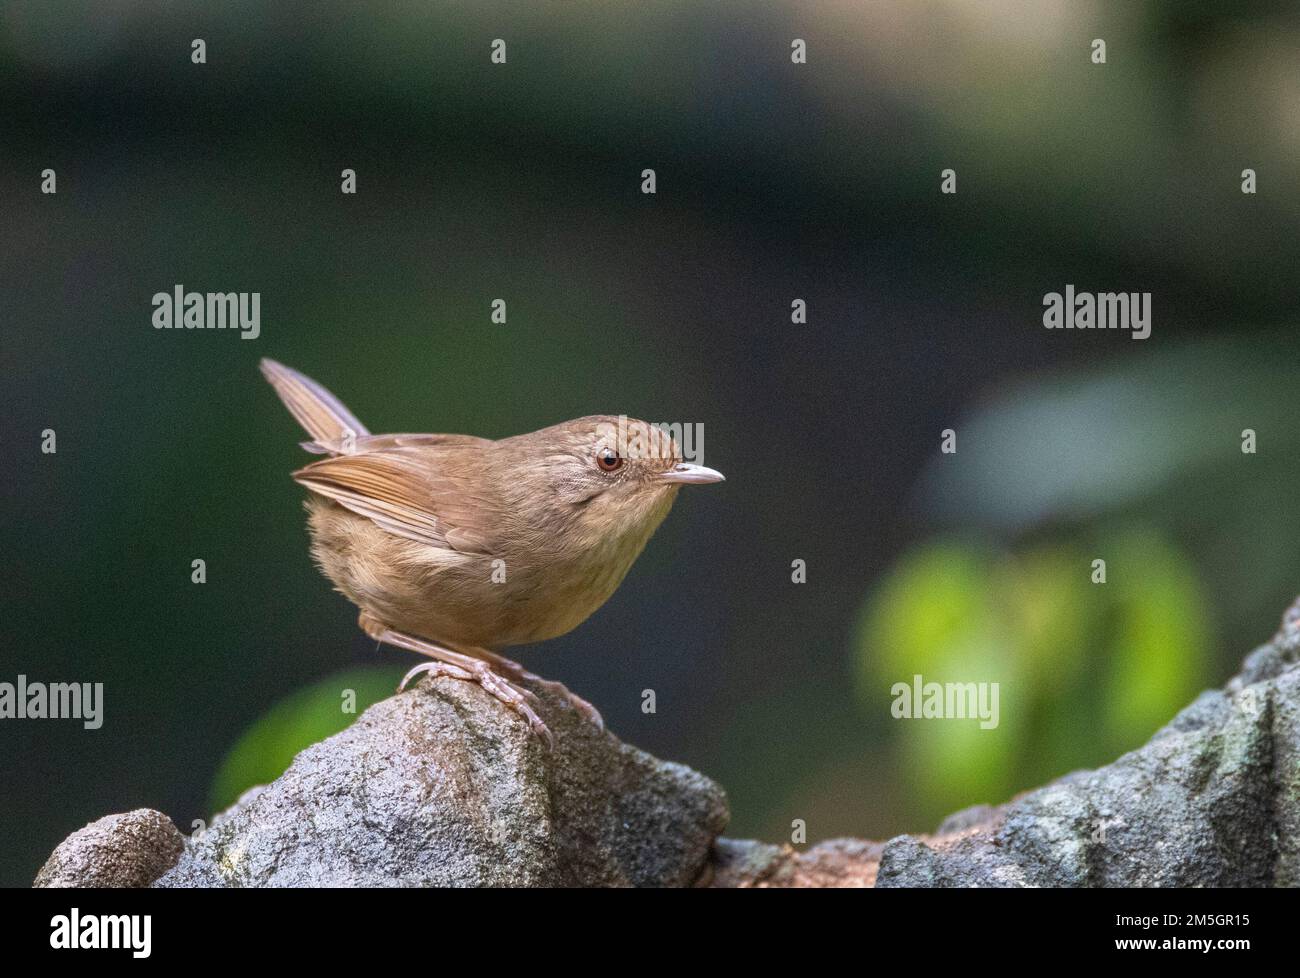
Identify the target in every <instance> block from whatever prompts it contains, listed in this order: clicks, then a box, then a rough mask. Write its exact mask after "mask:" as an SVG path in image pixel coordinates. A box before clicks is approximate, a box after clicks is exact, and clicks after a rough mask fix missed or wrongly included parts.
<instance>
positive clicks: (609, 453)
mask: <svg viewBox="0 0 1300 978" xmlns="http://www.w3.org/2000/svg"><path fill="white" fill-rule="evenodd" d="M596 465H597V466H598V467H599V468H600V471H602V472H617V471H618V470H619V469H621V468H622V467H623V457H622V456H621V455H619V454H618V452H616V451H614V449H612V448H602V449H601V450H600V451H598V452H597V453H596Z"/></svg>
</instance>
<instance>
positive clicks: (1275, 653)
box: [36, 602, 1300, 887]
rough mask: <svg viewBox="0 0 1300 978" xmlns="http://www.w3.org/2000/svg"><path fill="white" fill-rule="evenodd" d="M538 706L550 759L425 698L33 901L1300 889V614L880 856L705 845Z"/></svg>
mask: <svg viewBox="0 0 1300 978" xmlns="http://www.w3.org/2000/svg"><path fill="white" fill-rule="evenodd" d="M536 692H537V693H538V695H539V696H540V697H541V699H542V706H541V708H540V712H542V714H543V716H544V718H545V719H546V721H547V723H548V724H549V725H550V727H551V729H552V731H553V732H554V733H555V737H556V749H555V750H554V752H551V753H548V752H547V751H546V750H545V748H544V747H543V746H542V744H541V743H540V742H538V741H537V740H536V739H534V738H532V737H530V736H529V735H528V733H527V729H526V727H525V726H524V724H523V723H522V722H520V721H519V720H518V719H517V718H516V717H515V716H514V715H513V714H511V713H509V712H508V711H507V710H506V709H505V708H504V707H503V706H502V705H501V704H500V703H498V702H497V701H496V700H495V699H493V698H491V697H490V696H488V695H487V694H486V693H484V692H483V691H482V690H481V689H480V688H478V687H477V686H474V685H472V684H470V683H465V682H458V681H456V680H450V679H440V680H434V681H431V682H430V681H426V682H425V683H423V684H421V685H420V686H418V687H416V688H415V689H413V690H411V691H409V692H406V693H402V694H400V695H398V696H394V697H392V698H390V699H387V700H385V701H383V702H382V703H378V704H376V705H375V706H373V707H371V708H370V709H369V710H367V711H366V712H365V713H363V714H362V715H361V717H360V718H358V720H357V722H356V723H355V724H353V725H352V726H351V727H350V728H348V729H347V730H345V731H343V732H342V733H340V734H337V735H335V736H333V737H331V738H329V739H328V740H325V741H322V742H321V743H319V744H316V745H314V746H312V747H309V748H308V749H307V750H305V751H303V752H302V753H301V754H299V755H298V757H297V758H296V759H295V760H294V762H293V764H292V765H291V766H290V768H289V769H288V770H287V771H286V772H285V773H284V774H283V775H282V776H281V777H280V778H279V779H278V780H276V781H275V782H274V783H273V784H270V785H267V786H265V787H259V788H255V789H253V790H251V791H249V792H248V793H247V794H245V795H244V796H243V797H242V798H240V799H239V801H238V802H236V803H235V805H234V806H233V807H231V808H230V809H229V810H228V811H226V812H224V813H222V814H221V815H219V816H218V817H217V818H216V819H214V820H213V823H212V826H211V827H210V828H209V829H207V830H206V831H204V832H202V833H201V834H196V835H195V836H193V837H191V838H190V839H188V840H187V839H184V837H183V836H181V835H180V833H179V832H178V831H177V830H176V827H175V826H174V825H172V823H171V822H170V821H169V820H168V819H167V817H166V816H164V815H161V814H159V813H158V812H153V811H149V810H148V809H140V810H139V811H135V812H130V813H128V814H126V815H111V816H109V817H107V818H103V819H100V820H99V821H98V822H95V823H92V824H91V825H88V826H87V827H86V828H84V829H82V830H81V831H79V832H76V833H74V834H73V835H72V836H70V837H69V838H68V839H67V840H66V841H65V842H64V843H63V844H62V845H60V846H59V848H58V849H56V850H55V852H54V854H53V855H52V856H51V857H50V860H49V862H47V863H46V864H45V866H44V868H42V870H41V872H40V874H39V875H38V876H37V879H36V885H37V886H76V885H83V886H144V885H150V884H152V885H155V886H160V887H163V886H165V887H179V886H423V885H433V886H485V885H488V886H492V885H499V886H555V885H581V886H625V885H645V886H689V885H702V886H714V887H740V886H743V887H806V886H872V885H875V886H880V887H898V886H1300V602H1297V604H1296V605H1295V606H1293V607H1292V608H1291V610H1290V611H1288V612H1287V615H1286V617H1285V618H1284V619H1283V624H1282V630H1281V631H1280V632H1279V633H1278V635H1277V637H1276V638H1275V639H1274V640H1273V641H1272V642H1271V643H1269V644H1268V645H1265V646H1263V647H1261V648H1259V649H1257V650H1256V651H1255V652H1253V653H1251V655H1250V656H1249V657H1247V659H1246V662H1245V664H1244V666H1243V668H1242V672H1241V673H1240V674H1239V675H1238V676H1237V677H1236V678H1234V679H1233V680H1232V681H1231V682H1229V683H1228V684H1227V686H1225V687H1224V689H1223V690H1221V691H1213V692H1206V693H1202V694H1201V695H1200V697H1198V698H1197V699H1196V701H1195V702H1193V703H1192V704H1191V705H1190V706H1188V707H1187V708H1186V709H1184V710H1183V711H1182V712H1181V713H1179V714H1178V715H1177V716H1176V717H1174V719H1173V720H1172V721H1170V723H1169V724H1168V725H1167V726H1166V727H1164V729H1162V730H1160V731H1159V732H1158V733H1157V734H1156V735H1155V736H1154V737H1152V738H1151V740H1150V741H1149V742H1148V743H1147V744H1146V746H1144V747H1142V748H1140V749H1138V750H1135V751H1132V752H1131V753H1128V754H1125V755H1124V756H1123V757H1121V758H1119V759H1118V760H1117V761H1115V762H1114V763H1112V764H1110V765H1108V766H1106V767H1103V768H1100V769H1098V770H1096V771H1077V772H1075V773H1073V774H1069V775H1067V776H1065V777H1063V778H1060V779H1059V780H1057V781H1054V782H1052V783H1051V784H1048V785H1046V786H1045V787H1042V788H1039V789H1037V790H1036V791H1031V792H1028V793H1026V794H1024V795H1021V796H1019V797H1017V798H1013V799H1012V800H1011V801H1010V802H1008V803H1006V804H1004V805H998V806H989V805H979V806H975V807H974V808H968V809H965V810H963V811H961V812H957V813H956V814H954V815H951V816H949V817H948V818H947V819H945V820H944V822H943V823H942V824H941V825H940V827H939V830H938V832H936V833H935V834H934V835H928V836H927V835H903V836H899V837H897V838H895V839H891V840H890V841H889V842H887V843H877V842H867V841H863V840H858V839H834V840H831V841H828V842H822V843H820V844H818V845H814V846H811V847H808V848H806V849H800V850H796V849H794V848H793V847H791V846H788V845H785V846H774V845H767V844H764V843H761V842H752V841H737V840H731V839H721V838H718V835H719V833H720V832H721V831H722V830H723V828H724V827H725V826H726V822H727V803H726V797H725V796H724V795H723V793H722V790H721V789H720V788H719V787H718V786H717V785H715V784H714V783H713V782H712V781H710V780H708V779H707V778H705V777H704V776H703V775H700V774H697V773H695V772H694V771H691V770H690V769H688V768H685V767H682V766H680V765H677V764H669V763H666V762H663V761H659V760H656V759H655V758H653V757H650V756H649V755H647V754H644V753H642V752H641V751H639V750H636V749H635V748H633V747H629V746H627V745H626V744H623V743H620V742H619V741H618V740H617V739H616V738H614V737H613V736H612V735H610V734H608V733H605V732H603V731H599V730H597V729H596V728H594V727H593V726H591V725H590V724H589V723H587V722H586V721H585V720H583V719H581V718H580V717H579V716H578V714H577V713H576V712H574V711H573V710H572V709H570V708H569V707H568V705H567V704H566V703H565V702H564V701H563V699H562V698H560V697H558V696H556V695H555V694H554V693H552V692H549V691H547V690H546V689H543V688H541V687H537V688H536Z"/></svg>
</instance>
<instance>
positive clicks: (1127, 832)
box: [876, 603, 1300, 887]
mask: <svg viewBox="0 0 1300 978" xmlns="http://www.w3.org/2000/svg"><path fill="white" fill-rule="evenodd" d="M1298 653H1300V603H1298V604H1297V605H1295V606H1293V607H1292V608H1291V610H1290V611H1288V612H1287V615H1286V617H1285V618H1284V620H1283V625H1282V630H1281V631H1280V632H1279V633H1278V635H1277V637H1276V638H1275V639H1274V640H1273V642H1271V643H1270V644H1269V645H1266V646H1264V647H1262V648H1260V649H1257V650H1256V651H1255V652H1253V653H1252V654H1251V655H1250V656H1249V657H1248V658H1247V660H1246V663H1245V665H1244V666H1243V670H1242V672H1241V674H1240V675H1239V676H1237V677H1236V678H1234V679H1233V680H1232V681H1231V682H1229V683H1228V684H1227V686H1226V687H1225V688H1224V689H1223V690H1222V691H1213V692H1205V693H1202V694H1201V695H1200V696H1199V697H1198V698H1197V699H1196V700H1195V701H1194V702H1193V703H1192V704H1191V705H1190V706H1188V707H1187V708H1186V709H1184V710H1183V711H1182V712H1180V713H1179V714H1178V715H1177V716H1176V717H1174V719H1173V720H1171V721H1170V722H1169V724H1168V725H1166V726H1165V727H1164V728H1163V729H1162V730H1160V731H1159V732H1157V733H1156V735H1155V736H1154V737H1152V738H1151V740H1150V741H1149V742H1148V743H1147V744H1146V745H1145V746H1144V747H1142V748H1140V749H1138V750H1135V751H1132V752H1131V753H1128V754H1125V755H1124V756H1123V757H1121V758H1119V759H1118V760H1117V761H1115V762H1114V763H1112V764H1110V765H1107V766H1106V767H1103V768H1100V769H1098V770H1096V771H1078V772H1075V773H1073V774H1069V775H1067V776H1065V777H1063V778H1061V779H1059V780H1057V781H1054V782H1052V783H1051V784H1049V785H1047V786H1045V787H1043V788H1040V789H1038V790H1036V791H1032V792H1029V793H1028V794H1025V795H1023V796H1021V797H1019V798H1017V799H1014V800H1013V801H1011V802H1009V803H1008V804H1006V805H1002V806H998V807H994V808H989V807H987V806H980V807H979V808H978V809H974V810H968V811H967V812H961V813H958V814H957V815H955V816H951V817H950V818H949V819H947V820H945V822H944V824H943V825H942V826H940V830H939V833H938V834H936V835H935V836H929V837H927V836H911V835H904V836H899V837H898V838H896V839H892V840H890V841H889V842H888V843H887V844H886V845H885V848H884V852H883V853H882V854H881V858H880V867H879V870H878V873H877V877H876V885H877V886H880V887H895V886H1296V885H1300V666H1297V661H1298Z"/></svg>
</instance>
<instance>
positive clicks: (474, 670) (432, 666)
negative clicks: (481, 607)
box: [359, 612, 555, 747]
mask: <svg viewBox="0 0 1300 978" xmlns="http://www.w3.org/2000/svg"><path fill="white" fill-rule="evenodd" d="M359 623H360V625H361V630H362V631H364V632H365V633H366V634H367V635H369V636H370V637H371V638H373V639H375V641H377V642H386V643H387V644H389V645H395V646H397V647H398V648H402V649H408V650H409V651H411V652H418V653H420V654H421V655H427V656H428V657H429V658H431V659H433V660H434V661H433V662H424V663H421V664H420V665H418V666H416V667H415V668H414V669H412V670H411V671H410V672H408V673H407V674H406V675H405V676H403V677H402V681H401V683H399V684H398V687H397V691H398V692H399V693H400V692H401V691H402V690H404V689H405V688H406V685H407V683H409V682H410V681H411V680H412V679H414V678H415V677H416V676H418V675H421V674H423V673H429V674H430V675H432V676H449V677H451V678H453V679H465V680H468V681H470V682H476V683H478V684H479V685H480V686H482V687H483V689H485V690H486V691H487V692H488V693H490V694H492V695H493V696H495V697H496V698H497V699H498V700H500V701H501V702H502V703H504V704H505V705H506V706H508V707H509V708H510V709H512V710H514V711H515V712H516V713H518V714H519V715H520V716H521V717H523V718H524V719H525V720H527V721H528V729H529V730H531V731H532V732H533V733H534V734H536V735H537V736H539V737H541V738H542V740H543V741H544V742H545V743H546V746H547V747H554V746H555V738H554V737H553V736H552V734H551V731H550V729H549V728H547V726H546V724H545V723H543V722H542V718H541V717H540V716H538V715H537V711H536V710H534V709H533V708H532V705H531V704H532V703H536V702H537V697H536V695H535V694H533V693H532V692H531V691H529V690H527V689H524V688H522V687H520V686H517V685H515V684H514V683H512V682H510V681H509V680H507V679H505V678H503V677H502V676H500V675H498V674H497V673H495V672H493V671H492V668H491V666H490V665H489V664H488V662H486V661H485V660H483V659H479V658H476V657H474V656H472V655H467V654H465V653H464V652H456V651H454V650H452V649H449V648H446V647H444V646H442V645H438V644H437V643H436V642H430V641H429V640H428V639H423V638H416V637H415V636H414V635H408V634H406V633H405V632H399V631H394V630H393V629H391V628H388V627H387V626H385V625H384V624H383V623H382V622H379V621H376V620H375V619H374V618H371V617H370V616H369V615H367V614H365V613H364V612H363V613H362V615H361V618H360V620H359Z"/></svg>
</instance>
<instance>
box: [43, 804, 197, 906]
mask: <svg viewBox="0 0 1300 978" xmlns="http://www.w3.org/2000/svg"><path fill="white" fill-rule="evenodd" d="M184 848H185V837H184V836H183V835H181V833H180V830H178V829H177V828H176V826H175V825H173V824H172V820H171V819H170V818H168V817H167V816H166V815H163V814H162V813H161V812H155V811H153V810H152V809H149V808H137V809H136V810H135V811H133V812H127V813H126V814H125V815H105V816H104V817H103V818H101V819H100V820H99V821H97V822H91V823H90V824H89V825H87V826H86V827H85V828H82V829H78V830H77V831H76V832H73V833H72V835H70V836H68V837H67V838H66V839H64V840H63V841H62V842H61V843H59V847H58V848H57V849H55V850H54V853H53V854H52V855H51V856H50V858H49V859H47V860H46V862H45V865H44V866H42V867H41V871H40V872H39V873H37V874H36V881H35V883H34V884H33V885H34V886H41V887H59V886H126V887H139V886H148V885H149V884H150V883H152V882H153V881H154V880H156V879H157V878H158V877H159V876H161V875H162V874H163V873H164V872H166V871H167V870H168V869H170V868H171V867H172V866H174V865H175V864H176V860H177V859H179V858H180V856H181V852H182V850H184Z"/></svg>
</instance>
